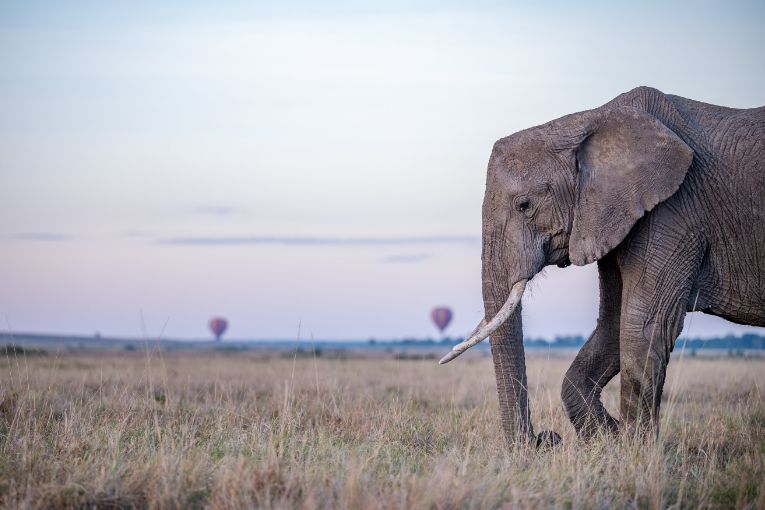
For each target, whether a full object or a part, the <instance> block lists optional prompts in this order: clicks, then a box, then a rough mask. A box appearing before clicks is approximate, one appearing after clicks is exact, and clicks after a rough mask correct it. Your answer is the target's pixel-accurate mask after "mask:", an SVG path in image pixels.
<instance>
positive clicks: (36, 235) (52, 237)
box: [12, 232, 74, 241]
mask: <svg viewBox="0 0 765 510" xmlns="http://www.w3.org/2000/svg"><path fill="white" fill-rule="evenodd" d="M12 237H13V239H20V240H24V241H71V240H72V239H74V237H72V236H70V235H66V234H56V233H53V232H19V233H18V234H14V235H13V236H12Z"/></svg>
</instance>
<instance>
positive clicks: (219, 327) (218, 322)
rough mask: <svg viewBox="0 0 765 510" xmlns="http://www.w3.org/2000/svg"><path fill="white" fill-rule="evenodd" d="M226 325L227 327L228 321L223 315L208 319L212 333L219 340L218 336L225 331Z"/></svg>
mask: <svg viewBox="0 0 765 510" xmlns="http://www.w3.org/2000/svg"><path fill="white" fill-rule="evenodd" d="M227 327H228V321H226V319H224V318H223V317H215V318H213V319H210V331H212V332H213V335H215V339H216V340H220V337H221V336H222V335H223V333H224V332H225V331H226V328H227Z"/></svg>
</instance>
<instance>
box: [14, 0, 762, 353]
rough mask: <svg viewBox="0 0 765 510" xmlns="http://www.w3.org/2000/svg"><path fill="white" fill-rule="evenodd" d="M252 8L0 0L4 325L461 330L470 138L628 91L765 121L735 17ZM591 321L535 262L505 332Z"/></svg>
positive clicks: (474, 156) (292, 5)
mask: <svg viewBox="0 0 765 510" xmlns="http://www.w3.org/2000/svg"><path fill="white" fill-rule="evenodd" d="M252 4H253V3H251V2H223V1H221V2H194V1H184V2H180V1H178V2H153V1H152V2H144V1H137V2H121V3H118V2H95V1H93V2H82V1H80V2H78V1H72V2H35V1H25V2H8V1H3V2H0V319H1V320H2V322H3V324H2V325H1V326H0V327H2V329H3V330H5V331H25V332H27V331H28V332H42V333H65V334H86V335H90V334H94V333H96V332H98V333H100V334H101V335H103V336H145V337H150V338H153V337H157V336H163V337H171V338H207V337H209V336H210V333H209V332H208V330H207V321H208V320H209V318H210V317H212V316H215V315H222V316H225V317H227V318H228V319H229V322H230V326H229V330H228V332H227V334H226V338H237V339H259V338H263V339H265V338H269V339H279V338H284V339H295V338H298V336H299V337H300V338H310V337H314V338H317V339H367V338H379V339H388V338H405V337H418V338H425V337H437V336H438V333H437V331H436V330H435V328H434V326H433V325H432V324H431V322H430V319H429V312H430V309H431V308H432V307H433V306H436V305H447V306H450V307H451V308H452V309H453V310H454V320H453V322H452V324H451V326H450V327H449V329H448V330H447V334H450V335H453V336H457V335H464V334H465V333H467V332H469V331H470V330H471V329H472V328H473V326H474V325H475V324H476V323H477V322H478V320H479V319H480V318H481V316H482V314H483V312H482V310H483V306H482V302H481V291H480V279H481V278H480V265H481V264H480V252H481V248H480V233H481V202H482V200H483V192H484V184H485V176H486V164H487V161H488V157H489V152H490V150H491V147H492V144H493V143H494V141H495V140H497V139H498V138H501V137H503V136H506V135H508V134H511V133H513V132H515V131H517V130H520V129H523V128H526V127H530V126H533V125H536V124H540V123H543V122H546V121H548V120H552V119H553V118H556V117H559V116H561V115H565V114H567V113H572V112H575V111H580V110H584V109H589V108H593V107H596V106H599V105H600V104H603V103H605V102H607V101H608V100H610V99H611V98H613V97H615V96H616V95H618V94H620V93H622V92H625V91H628V90H630V89H632V88H634V87H635V86H638V85H650V86H654V87H656V88H659V89H660V90H662V91H664V92H667V93H673V94H678V95H682V96H686V97H690V98H693V99H697V100H701V101H705V102H710V103H715V104H722V105H726V106H731V107H741V108H747V107H755V106H761V105H765V88H763V86H762V84H763V82H765V66H763V65H762V55H763V49H765V48H764V46H765V31H763V30H762V26H763V22H765V7H763V5H762V4H761V3H757V2H736V1H733V2H714V1H701V2H685V3H677V2H648V3H643V2H640V3H637V2H631V3H629V4H621V3H618V4H617V3H611V2H589V3H588V2H576V3H569V2H535V3H531V2H529V3H521V2H518V3H513V2H458V1H452V2H449V1H447V2H435V1H434V2H429V1H426V2H395V1H394V2H388V1H386V2H368V3H358V2H328V3H322V2H304V1H284V2H274V3H268V2H258V3H257V5H252ZM597 303H598V289H597V270H596V268H595V266H594V265H590V266H586V267H570V268H566V269H564V270H561V269H558V268H548V269H547V270H545V273H544V274H543V275H542V276H540V277H537V278H535V280H534V281H533V283H532V285H531V289H530V291H529V292H527V295H526V296H525V297H524V326H525V333H526V336H528V337H539V336H545V337H553V336H555V335H566V334H583V335H586V334H588V333H589V332H590V331H591V330H592V329H593V327H594V325H595V318H596V311H597ZM745 331H758V332H761V333H762V332H763V329H762V328H759V329H758V328H746V327H743V326H737V325H734V324H731V323H728V322H726V321H724V320H722V319H719V318H714V317H709V316H704V315H701V314H697V313H694V314H689V317H688V319H687V321H686V328H685V334H688V335H691V336H711V335H717V334H726V333H742V332H745Z"/></svg>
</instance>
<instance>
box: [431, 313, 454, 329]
mask: <svg viewBox="0 0 765 510" xmlns="http://www.w3.org/2000/svg"><path fill="white" fill-rule="evenodd" d="M430 318H431V319H433V323H434V324H435V325H436V327H437V328H438V330H439V331H440V332H441V333H443V332H444V330H445V329H446V327H447V326H448V325H449V323H450V322H451V321H452V311H451V310H450V309H448V308H447V307H445V306H437V307H436V308H434V309H433V311H432V312H430Z"/></svg>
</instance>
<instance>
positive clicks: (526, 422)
mask: <svg viewBox="0 0 765 510" xmlns="http://www.w3.org/2000/svg"><path fill="white" fill-rule="evenodd" d="M485 272H486V267H484V273H485ZM498 276H499V278H498ZM524 283H525V282H524ZM508 287H509V282H508V280H507V279H505V278H504V277H502V276H501V275H496V274H494V275H487V274H484V279H483V297H484V307H485V310H486V317H492V316H494V315H495V314H496V313H497V312H498V311H499V306H500V305H501V303H504V302H505V301H506V299H507V297H508V294H510V293H511V291H510V289H509V288H508ZM519 301H520V300H519ZM491 355H492V358H493V360H494V375H495V376H496V378H497V393H498V396H499V412H500V417H501V419H502V428H503V430H504V433H505V439H506V441H507V442H508V444H510V445H513V444H516V443H522V442H528V441H531V440H533V438H534V429H533V427H532V424H531V410H530V408H529V395H528V386H527V383H526V358H525V353H524V349H523V325H522V321H521V304H520V302H519V303H518V304H517V306H516V307H515V308H514V310H513V313H512V314H511V315H510V316H509V317H508V318H507V320H506V321H504V322H503V323H502V324H501V325H500V326H499V328H497V329H496V330H495V331H494V333H493V334H492V335H491Z"/></svg>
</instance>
